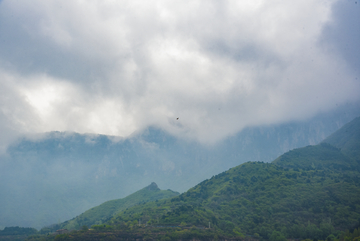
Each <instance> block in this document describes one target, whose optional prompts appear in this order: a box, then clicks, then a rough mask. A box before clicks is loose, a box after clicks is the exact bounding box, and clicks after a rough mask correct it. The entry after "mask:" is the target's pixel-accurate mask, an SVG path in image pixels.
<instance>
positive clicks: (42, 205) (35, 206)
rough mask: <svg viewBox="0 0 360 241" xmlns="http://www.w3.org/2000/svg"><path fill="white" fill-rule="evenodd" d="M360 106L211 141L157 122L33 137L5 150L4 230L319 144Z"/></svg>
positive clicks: (1, 172)
mask: <svg viewBox="0 0 360 241" xmlns="http://www.w3.org/2000/svg"><path fill="white" fill-rule="evenodd" d="M359 112H360V108H359V106H353V107H351V108H345V109H344V108H340V109H338V110H336V111H335V112H331V113H327V114H322V115H319V116H317V117H314V118H313V119H311V120H307V121H302V122H300V121H298V122H289V123H284V124H278V125H269V126H257V127H248V128H245V129H244V130H242V131H241V132H239V133H237V134H235V135H234V136H231V137H229V138H227V139H225V140H222V141H220V142H219V143H217V144H215V145H213V146H204V145H201V144H200V143H197V142H195V141H189V140H183V139H179V138H176V137H174V136H172V135H170V134H169V133H166V132H164V131H162V130H160V129H157V128H154V127H151V128H148V129H146V130H144V131H142V132H139V133H135V134H134V135H132V136H130V137H128V138H121V137H115V136H105V135H94V134H78V133H68V132H51V133H43V134H39V135H36V136H27V137H24V138H21V139H19V140H18V141H17V142H14V143H13V144H12V145H10V146H9V147H8V149H7V152H6V153H5V154H3V155H0V193H3V195H1V198H0V229H1V228H4V227H9V226H23V227H35V228H38V229H39V228H41V227H43V226H47V225H50V224H54V223H61V222H63V221H65V220H69V219H71V218H73V217H75V216H77V215H80V214H81V213H83V212H85V211H86V210H88V209H90V208H92V207H94V206H97V205H100V204H101V203H103V202H105V201H107V200H113V199H119V198H123V197H126V196H128V195H130V194H131V193H133V192H134V191H136V190H139V189H141V188H142V187H144V186H146V185H148V183H151V182H152V181H154V182H156V183H157V184H158V185H159V186H161V187H163V188H164V189H172V190H176V191H180V192H184V191H186V190H188V189H189V188H191V187H193V186H194V185H196V184H197V183H199V182H201V181H202V180H204V179H206V178H208V177H210V176H213V175H216V174H218V173H220V172H223V171H225V170H228V169H229V168H231V167H234V166H237V165H239V164H241V163H245V162H248V161H264V162H270V161H272V160H274V159H275V158H276V157H278V156H279V155H281V154H282V153H284V152H286V151H288V150H290V149H293V148H297V147H301V146H306V145H309V144H316V143H319V142H320V141H322V140H323V139H324V138H325V137H326V136H328V135H329V134H331V133H333V132H334V131H336V130H337V129H338V128H339V127H341V126H342V125H343V124H345V123H346V122H348V121H349V120H350V118H352V117H353V116H354V115H355V114H360V113H359ZM5 194H6V195H5Z"/></svg>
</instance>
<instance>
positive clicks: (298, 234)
mask: <svg viewBox="0 0 360 241" xmlns="http://www.w3.org/2000/svg"><path fill="white" fill-rule="evenodd" d="M359 133H360V118H357V119H355V120H354V121H353V122H351V123H349V124H348V125H346V126H344V128H342V129H340V130H339V131H338V132H336V133H334V134H333V135H332V136H330V137H329V138H328V139H325V140H324V141H323V142H322V143H321V144H319V145H316V146H307V147H304V148H300V149H296V150H293V151H290V152H287V153H285V154H284V155H282V156H280V157H279V158H277V159H276V160H275V161H274V162H273V163H261V162H248V163H244V164H242V165H239V166H237V167H234V168H232V169H230V170H228V171H226V172H223V173H221V174H219V175H216V176H213V177H212V178H210V179H208V180H205V181H203V182H201V183H200V184H198V185H196V186H195V187H193V188H191V189H190V190H189V191H187V192H185V193H182V194H181V195H178V196H175V197H172V198H169V199H163V200H156V201H153V202H147V203H142V204H139V205H135V206H132V207H128V208H126V209H124V210H122V211H120V212H119V213H117V214H116V215H113V216H112V218H111V219H109V220H108V221H106V222H103V223H102V224H98V225H93V226H92V227H91V230H87V227H85V226H84V227H82V229H83V230H81V231H77V232H71V233H67V234H61V235H58V236H49V237H48V238H47V239H48V240H51V239H55V240H81V239H83V240H97V239H103V240H112V239H113V240H115V239H124V240H134V239H142V240H179V239H191V238H196V239H199V240H216V239H225V238H226V239H268V240H270V241H283V240H285V239H311V240H327V241H334V240H346V241H353V240H354V241H355V240H356V241H357V240H359V229H358V228H359V226H360V156H359V155H358V151H357V150H360V145H359V143H360V141H359V140H360V136H359ZM336 140H338V141H336ZM31 239H32V240H40V239H45V237H44V236H43V237H35V236H34V237H32V238H31Z"/></svg>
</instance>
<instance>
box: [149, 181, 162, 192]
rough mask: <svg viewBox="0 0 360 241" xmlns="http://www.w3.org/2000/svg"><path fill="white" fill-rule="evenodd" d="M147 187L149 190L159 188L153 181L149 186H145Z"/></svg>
mask: <svg viewBox="0 0 360 241" xmlns="http://www.w3.org/2000/svg"><path fill="white" fill-rule="evenodd" d="M147 189H148V190H150V191H155V190H160V188H159V187H158V185H157V184H156V183H155V182H152V183H151V184H150V185H149V186H147Z"/></svg>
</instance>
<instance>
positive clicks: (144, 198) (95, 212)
mask: <svg viewBox="0 0 360 241" xmlns="http://www.w3.org/2000/svg"><path fill="white" fill-rule="evenodd" d="M179 194H180V193H178V192H174V191H171V190H160V189H159V188H158V186H157V184H156V183H155V182H153V183H151V184H150V185H149V186H147V187H145V188H143V189H141V190H139V191H137V192H135V193H133V194H131V195H129V196H127V197H125V198H121V199H116V200H111V201H107V202H105V203H103V204H101V205H99V206H96V207H93V208H91V209H89V210H87V211H86V212H84V213H82V214H80V215H79V216H77V217H75V218H73V219H71V220H69V221H66V222H64V223H61V224H59V225H55V227H52V229H55V230H56V229H68V230H73V229H80V228H81V227H82V226H84V225H85V226H88V227H90V226H91V225H94V224H102V223H104V222H106V221H108V220H109V219H111V218H112V217H113V216H114V215H116V214H118V213H119V212H121V211H123V210H125V209H127V208H129V207H132V206H134V205H137V204H140V203H146V202H150V201H158V200H161V199H165V198H171V197H174V196H177V195H179ZM45 230H47V229H46V228H45ZM43 231H44V230H43Z"/></svg>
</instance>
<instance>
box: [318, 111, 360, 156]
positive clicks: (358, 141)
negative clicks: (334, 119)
mask: <svg viewBox="0 0 360 241" xmlns="http://www.w3.org/2000/svg"><path fill="white" fill-rule="evenodd" d="M323 143H329V144H330V145H333V146H335V147H337V148H339V149H341V151H342V152H343V153H345V154H347V155H348V156H349V157H351V158H353V159H354V160H356V161H360V148H359V146H360V117H357V118H356V119H355V120H353V121H351V122H350V123H348V124H346V125H345V126H343V127H342V128H341V129H339V130H338V131H336V132H335V133H334V134H332V135H330V136H329V137H328V138H326V139H325V140H324V141H323Z"/></svg>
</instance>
